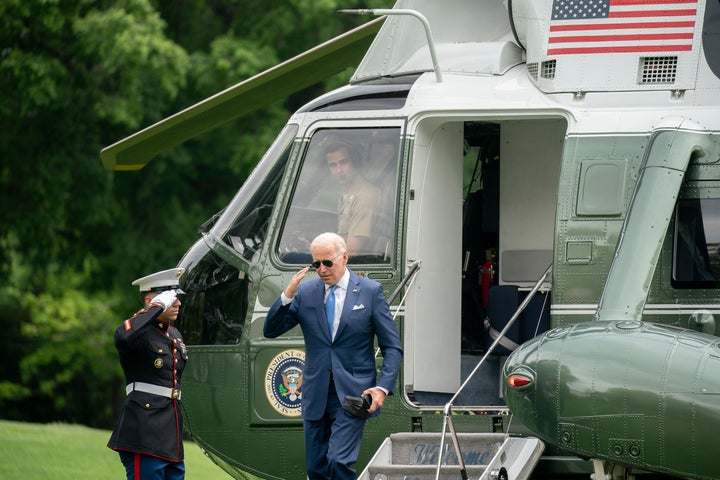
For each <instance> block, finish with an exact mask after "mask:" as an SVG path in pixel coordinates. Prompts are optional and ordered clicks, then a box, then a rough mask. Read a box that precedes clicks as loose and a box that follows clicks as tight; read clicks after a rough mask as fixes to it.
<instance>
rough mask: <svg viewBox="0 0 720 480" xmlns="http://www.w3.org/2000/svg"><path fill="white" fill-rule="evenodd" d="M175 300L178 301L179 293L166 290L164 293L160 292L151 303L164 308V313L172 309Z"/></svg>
mask: <svg viewBox="0 0 720 480" xmlns="http://www.w3.org/2000/svg"><path fill="white" fill-rule="evenodd" d="M175 300H177V293H175V290H165V291H164V292H160V293H158V294H157V295H155V296H154V297H153V299H152V300H151V301H150V303H151V304H153V303H154V304H156V305H158V306H160V307H163V311H165V310H167V309H168V308H170V307H171V306H172V304H173V303H175Z"/></svg>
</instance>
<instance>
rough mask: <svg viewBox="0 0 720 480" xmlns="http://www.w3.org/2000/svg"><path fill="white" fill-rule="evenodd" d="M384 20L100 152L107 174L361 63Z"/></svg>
mask: <svg viewBox="0 0 720 480" xmlns="http://www.w3.org/2000/svg"><path fill="white" fill-rule="evenodd" d="M384 18H385V17H380V18H377V19H375V20H373V21H371V22H368V23H366V24H364V25H362V26H360V27H358V28H355V29H353V30H350V31H349V32H346V33H344V34H342V35H339V36H337V37H335V38H333V39H332V40H328V41H327V42H325V43H322V44H320V45H318V46H316V47H314V48H312V49H310V50H308V51H306V52H304V53H301V54H300V55H298V56H296V57H293V58H291V59H289V60H287V61H285V62H283V63H280V64H278V65H276V66H274V67H272V68H270V69H268V70H265V71H264V72H262V73H259V74H257V75H255V76H254V77H251V78H249V79H247V80H244V81H242V82H240V83H238V84H237V85H234V86H232V87H230V88H228V89H226V90H223V91H222V92H220V93H217V94H215V95H213V96H212V97H208V98H206V99H205V100H203V101H201V102H199V103H196V104H195V105H193V106H191V107H188V108H186V109H185V110H182V111H181V112H178V113H176V114H174V115H172V116H170V117H167V118H165V119H163V120H161V121H159V122H157V123H156V124H154V125H151V126H149V127H147V128H145V129H143V130H141V131H139V132H137V133H135V134H133V135H130V136H129V137H127V138H124V139H123V140H120V141H119V142H117V143H114V144H112V145H110V146H109V147H105V148H104V149H103V150H102V151H101V152H100V157H101V158H102V162H103V165H104V166H105V168H106V169H107V170H139V169H141V168H143V167H144V166H145V164H146V163H147V162H148V161H150V159H151V158H152V157H153V156H155V155H156V154H158V153H160V152H162V151H164V150H167V149H168V148H170V147H174V146H175V145H178V144H180V143H182V142H184V141H185V140H188V139H190V138H192V137H195V136H196V135H199V134H201V133H203V132H207V131H208V130H212V129H213V128H216V127H218V126H220V125H222V124H223V123H226V122H229V121H230V120H233V119H235V118H237V117H239V116H241V115H244V114H247V113H249V112H252V111H253V110H256V109H258V108H260V107H263V106H265V105H268V104H270V103H272V102H274V101H276V100H279V99H281V98H284V97H287V96H288V95H290V94H291V93H294V92H297V91H299V90H302V89H303V88H306V87H309V86H311V85H313V84H315V83H318V82H320V81H322V80H324V79H326V78H327V77H329V76H331V75H333V74H335V73H338V72H340V71H342V70H343V69H345V68H347V67H352V66H356V65H357V64H358V63H360V60H362V57H363V55H364V54H365V51H366V50H367V49H368V47H369V46H370V43H371V42H372V40H373V38H374V36H375V34H376V33H377V32H378V30H379V29H380V26H381V25H382V22H383V20H384Z"/></svg>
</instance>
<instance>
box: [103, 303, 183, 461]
mask: <svg viewBox="0 0 720 480" xmlns="http://www.w3.org/2000/svg"><path fill="white" fill-rule="evenodd" d="M162 312H163V309H162V308H161V307H157V306H150V307H148V308H145V309H143V310H140V311H139V312H138V313H136V314H135V315H134V316H133V317H132V318H130V319H128V320H125V321H124V322H123V323H122V324H121V325H120V326H119V327H118V328H117V330H115V347H116V348H117V350H118V353H119V355H120V364H121V365H122V369H123V372H124V373H125V380H126V383H127V384H129V383H132V382H144V383H149V384H153V385H159V386H163V387H168V388H176V389H180V377H181V376H182V372H183V369H184V368H185V363H186V362H187V350H186V348H185V344H184V343H183V340H182V336H181V335H180V332H179V331H178V330H177V329H176V328H175V327H172V326H168V325H167V324H164V323H161V322H158V321H157V320H156V319H157V317H158V316H159V315H160V314H161V313H162ZM108 447H110V448H111V449H113V450H118V451H127V452H138V453H143V454H147V455H152V456H154V457H159V458H163V459H166V460H170V461H182V460H183V458H184V457H183V456H184V452H183V442H182V413H181V407H180V400H176V399H172V398H169V397H164V396H160V395H156V394H153V393H145V392H140V391H133V392H131V393H130V394H129V395H128V396H127V397H126V398H125V402H124V403H123V407H122V411H121V413H120V417H119V418H118V421H117V424H116V425H115V428H114V430H113V433H112V436H111V437H110V441H109V442H108Z"/></svg>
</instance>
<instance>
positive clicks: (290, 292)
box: [285, 266, 310, 298]
mask: <svg viewBox="0 0 720 480" xmlns="http://www.w3.org/2000/svg"><path fill="white" fill-rule="evenodd" d="M309 271H310V267H309V266H308V267H305V268H303V269H302V270H300V271H299V272H297V273H296V274H295V275H293V277H292V278H291V279H290V281H289V282H288V284H287V287H285V296H286V297H287V298H293V297H294V296H295V294H296V293H297V290H298V287H299V286H300V282H301V281H302V279H303V278H305V275H307V273H308V272H309Z"/></svg>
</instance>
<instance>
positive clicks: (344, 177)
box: [325, 143, 381, 258]
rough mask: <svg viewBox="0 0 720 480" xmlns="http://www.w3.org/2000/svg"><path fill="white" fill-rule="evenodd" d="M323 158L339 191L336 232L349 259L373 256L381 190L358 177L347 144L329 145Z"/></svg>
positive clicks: (360, 176)
mask: <svg viewBox="0 0 720 480" xmlns="http://www.w3.org/2000/svg"><path fill="white" fill-rule="evenodd" d="M325 158H326V160H327V165H328V168H329V169H330V174H331V175H332V177H333V178H334V179H335V180H336V181H337V182H338V183H339V184H340V186H341V188H342V193H341V195H340V198H339V199H338V230H337V233H338V235H340V236H341V237H343V239H345V242H346V244H347V252H348V255H349V257H350V258H352V257H355V256H357V255H362V254H367V253H372V252H371V238H372V235H373V225H374V222H375V218H374V217H375V215H377V212H378V211H379V210H380V201H381V196H380V190H379V189H378V188H377V187H375V186H374V185H372V184H371V183H370V182H368V181H367V180H365V178H363V176H362V175H361V174H360V172H359V169H358V168H357V162H358V159H357V158H356V156H355V155H354V152H353V149H352V147H350V146H349V145H347V144H344V143H335V144H332V145H330V146H329V147H328V148H327V149H326V151H325Z"/></svg>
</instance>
